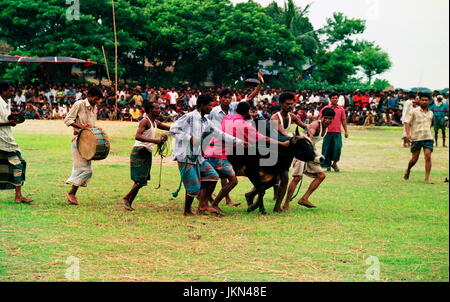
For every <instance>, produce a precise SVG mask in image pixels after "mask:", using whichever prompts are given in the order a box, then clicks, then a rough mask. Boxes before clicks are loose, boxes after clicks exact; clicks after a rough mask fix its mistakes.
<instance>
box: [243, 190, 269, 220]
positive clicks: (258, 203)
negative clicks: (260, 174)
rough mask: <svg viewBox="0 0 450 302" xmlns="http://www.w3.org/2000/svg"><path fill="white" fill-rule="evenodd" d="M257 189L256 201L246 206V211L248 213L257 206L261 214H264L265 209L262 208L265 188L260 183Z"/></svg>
mask: <svg viewBox="0 0 450 302" xmlns="http://www.w3.org/2000/svg"><path fill="white" fill-rule="evenodd" d="M257 191H258V200H257V201H256V203H254V204H252V205H251V206H249V207H248V209H247V212H248V213H250V212H253V211H254V210H256V209H258V208H259V211H260V212H261V214H266V211H265V209H264V194H265V193H266V190H265V189H264V187H263V186H262V185H259V186H258V187H257Z"/></svg>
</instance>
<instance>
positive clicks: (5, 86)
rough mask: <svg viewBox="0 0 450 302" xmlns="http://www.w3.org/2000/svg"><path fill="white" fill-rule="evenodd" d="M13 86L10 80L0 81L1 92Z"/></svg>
mask: <svg viewBox="0 0 450 302" xmlns="http://www.w3.org/2000/svg"><path fill="white" fill-rule="evenodd" d="M10 86H11V83H10V82H8V81H0V93H2V92H4V91H7V90H8V89H9V87H10Z"/></svg>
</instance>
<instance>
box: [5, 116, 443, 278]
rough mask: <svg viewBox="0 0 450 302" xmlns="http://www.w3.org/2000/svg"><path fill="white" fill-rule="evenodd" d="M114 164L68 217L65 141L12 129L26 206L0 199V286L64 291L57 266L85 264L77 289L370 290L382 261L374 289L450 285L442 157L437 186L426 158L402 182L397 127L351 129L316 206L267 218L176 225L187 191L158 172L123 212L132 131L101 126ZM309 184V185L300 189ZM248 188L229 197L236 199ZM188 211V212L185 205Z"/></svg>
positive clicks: (45, 130)
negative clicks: (364, 286) (314, 284)
mask: <svg viewBox="0 0 450 302" xmlns="http://www.w3.org/2000/svg"><path fill="white" fill-rule="evenodd" d="M98 126H99V127H102V128H104V129H105V130H106V131H107V133H108V134H109V136H110V138H111V153H110V156H109V157H108V158H107V159H106V160H104V161H99V162H95V163H94V177H93V179H92V180H91V183H90V184H89V186H88V188H87V189H86V188H81V189H80V191H79V197H78V198H79V201H80V202H81V203H82V206H80V207H74V206H67V205H66V204H65V193H66V192H67V191H68V189H69V186H68V185H66V184H65V180H66V179H67V177H68V176H69V175H70V173H71V166H72V160H71V153H70V139H71V136H70V134H71V131H70V129H69V128H67V127H65V126H64V125H63V123H62V121H27V122H26V123H25V124H22V125H19V126H17V127H16V128H15V129H14V134H15V138H16V140H17V142H18V143H19V145H20V147H21V149H22V154H23V156H24V158H25V159H26V160H27V163H28V170H27V181H26V183H25V186H24V192H25V194H26V196H28V197H31V198H32V199H34V202H33V204H32V205H26V204H14V203H13V202H12V201H13V191H0V281H65V280H66V277H65V273H66V269H67V268H68V267H69V265H68V264H66V259H67V258H68V257H70V256H75V257H78V258H79V259H80V280H81V281H367V279H366V277H365V273H366V270H367V269H368V268H369V266H370V265H369V264H366V259H367V258H368V257H370V256H375V257H378V259H379V261H380V281H388V282H389V281H447V282H448V281H449V275H448V273H449V258H448V256H449V254H448V248H449V233H448V227H449V219H448V218H449V212H448V201H449V199H448V184H447V183H444V179H445V177H448V149H443V148H437V149H435V152H434V153H433V164H434V165H433V170H432V174H431V179H432V181H434V182H435V184H433V185H425V184H424V183H423V178H424V161H423V157H421V159H420V161H419V162H418V164H417V166H416V167H415V169H414V170H413V172H412V174H411V179H410V180H409V181H408V182H406V181H404V180H403V179H402V175H403V171H404V169H405V168H406V164H407V161H408V159H409V156H410V153H409V150H408V149H404V148H402V147H401V140H400V138H399V137H400V135H401V129H400V128H362V127H361V128H357V127H351V128H350V138H349V139H346V140H345V141H344V149H343V155H342V162H341V165H340V167H341V170H342V172H341V173H328V174H327V179H326V180H325V182H324V183H323V185H322V186H321V187H320V188H319V190H318V191H317V192H316V193H314V195H312V197H311V201H312V202H313V203H315V204H317V205H318V208H317V209H306V208H302V207H300V206H298V205H296V203H295V202H293V204H292V208H291V212H290V213H282V214H275V213H273V212H272V208H273V201H272V200H271V197H272V191H270V192H269V193H268V195H266V198H265V200H266V208H267V209H268V210H270V212H269V215H267V216H261V215H260V214H259V213H258V212H257V211H256V212H254V213H251V214H247V213H246V211H245V210H246V207H240V208H229V207H226V206H223V207H222V208H223V209H224V210H225V212H226V216H225V217H216V216H212V215H206V216H203V215H202V216H196V217H193V218H185V217H183V216H182V208H183V196H184V189H183V190H182V191H181V192H180V195H179V197H177V198H173V197H172V196H171V192H173V191H175V189H176V188H177V186H178V183H179V173H178V169H177V167H176V166H175V165H174V163H173V162H170V161H166V162H165V165H164V168H163V176H162V179H163V182H162V187H161V188H160V189H159V190H155V189H154V188H155V187H156V186H157V181H158V172H159V159H156V158H154V166H153V170H152V180H151V182H150V183H149V186H147V187H145V188H143V189H142V190H141V193H140V195H138V197H137V198H136V200H135V203H134V205H133V206H134V207H135V208H136V211H135V212H131V213H128V212H125V211H124V210H122V206H121V203H120V199H121V197H122V196H124V195H125V194H126V193H127V192H128V190H129V189H130V187H131V185H132V182H131V180H130V179H129V157H128V156H129V153H130V151H131V146H132V144H133V139H132V137H133V134H134V132H135V129H136V126H137V124H136V123H128V122H122V123H120V122H99V123H98ZM310 181H311V180H310V179H308V178H307V179H305V182H304V183H303V187H302V192H304V190H305V188H306V187H307V185H309V183H310ZM250 187H251V185H250V183H249V182H248V181H247V180H246V179H244V178H240V183H239V184H238V187H237V188H236V189H235V190H234V191H233V192H232V197H233V198H234V200H235V201H240V202H244V203H245V201H244V198H243V194H244V193H245V192H246V191H247V190H248V189H250ZM194 205H196V203H195V204H194Z"/></svg>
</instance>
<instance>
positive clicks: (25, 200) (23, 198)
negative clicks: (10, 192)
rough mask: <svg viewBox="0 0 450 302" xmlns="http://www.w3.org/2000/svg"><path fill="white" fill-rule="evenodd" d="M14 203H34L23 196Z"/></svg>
mask: <svg viewBox="0 0 450 302" xmlns="http://www.w3.org/2000/svg"><path fill="white" fill-rule="evenodd" d="M14 202H16V203H21V202H22V203H31V202H33V201H32V200H31V199H28V198H25V197H23V196H21V197H20V198H16V199H15V200H14Z"/></svg>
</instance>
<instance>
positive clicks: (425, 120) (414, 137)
mask: <svg viewBox="0 0 450 302" xmlns="http://www.w3.org/2000/svg"><path fill="white" fill-rule="evenodd" d="M429 104H430V94H428V93H421V94H420V103H419V105H420V107H418V108H414V109H412V110H411V111H410V112H409V113H408V115H407V116H406V118H405V127H406V137H407V139H408V141H410V142H411V153H412V158H411V160H410V161H409V163H408V168H407V169H406V171H405V175H404V176H403V178H404V179H405V180H408V179H409V174H410V173H411V169H412V167H414V165H415V164H416V163H417V161H418V160H419V155H420V151H421V150H422V149H423V153H424V155H425V183H427V184H431V182H430V172H431V153H432V152H433V144H434V142H433V135H432V134H431V129H430V128H431V123H432V120H433V112H432V111H431V110H429V109H428V106H429Z"/></svg>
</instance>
